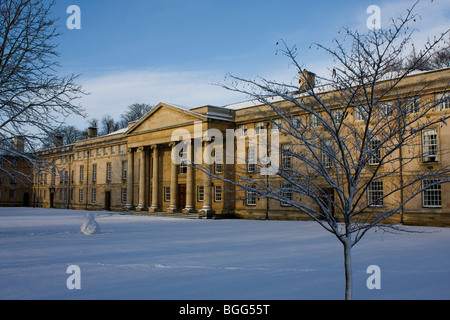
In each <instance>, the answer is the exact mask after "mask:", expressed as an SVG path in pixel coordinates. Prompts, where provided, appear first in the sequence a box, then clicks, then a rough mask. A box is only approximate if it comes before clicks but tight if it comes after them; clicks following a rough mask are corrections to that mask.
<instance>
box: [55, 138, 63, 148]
mask: <svg viewBox="0 0 450 320" xmlns="http://www.w3.org/2000/svg"><path fill="white" fill-rule="evenodd" d="M63 145H64V137H63V136H55V148H59V147H62V146H63Z"/></svg>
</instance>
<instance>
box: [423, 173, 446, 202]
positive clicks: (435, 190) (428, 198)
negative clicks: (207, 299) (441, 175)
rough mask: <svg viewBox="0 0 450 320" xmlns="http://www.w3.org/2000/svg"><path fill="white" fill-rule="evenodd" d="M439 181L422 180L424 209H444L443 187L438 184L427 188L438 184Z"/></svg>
mask: <svg viewBox="0 0 450 320" xmlns="http://www.w3.org/2000/svg"><path fill="white" fill-rule="evenodd" d="M436 182H437V180H433V179H427V180H422V190H423V191H422V207H424V208H442V185H441V184H436V185H434V186H431V187H427V186H428V185H430V184H433V183H436Z"/></svg>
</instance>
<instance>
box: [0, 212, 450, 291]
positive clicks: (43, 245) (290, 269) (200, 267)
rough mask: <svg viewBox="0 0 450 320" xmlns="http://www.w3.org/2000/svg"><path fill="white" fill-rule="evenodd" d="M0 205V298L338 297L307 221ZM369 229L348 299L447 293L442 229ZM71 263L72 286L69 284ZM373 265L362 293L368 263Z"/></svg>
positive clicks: (328, 239) (333, 252)
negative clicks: (76, 277)
mask: <svg viewBox="0 0 450 320" xmlns="http://www.w3.org/2000/svg"><path fill="white" fill-rule="evenodd" d="M86 213H87V212H86V211H71V210H56V209H32V208H27V209H24V208H0V299H166V300H171V299H182V300H184V299H189V300H211V299H225V300H241V299H253V300H254V299H257V300H259V299H268V300H269V299H270V300H272V299H273V300H278V299H295V300H297V299H342V298H343V296H344V272H343V256H342V248H341V244H340V243H339V242H338V241H337V240H336V239H335V238H334V236H333V235H331V234H328V233H327V232H326V231H324V230H323V229H321V228H320V226H318V225H317V224H315V223H314V222H299V221H296V222H294V221H250V220H192V219H179V218H161V217H150V216H130V215H120V214H110V213H107V212H96V213H95V216H96V221H97V223H98V224H99V226H100V230H101V232H100V233H99V234H92V235H83V234H81V232H80V226H81V225H82V224H83V222H84V221H85V216H86ZM409 229H410V230H416V231H423V233H407V234H405V233H403V234H391V233H385V232H380V231H379V232H369V233H368V234H367V235H366V236H365V238H364V239H363V240H362V241H361V242H360V243H359V244H357V246H356V247H355V248H354V249H353V271H354V274H353V276H354V280H353V281H354V296H353V298H354V299H449V298H450V241H449V240H450V229H445V228H424V227H411V228H409ZM70 265H77V266H79V268H80V272H81V278H80V280H81V289H80V290H76V289H75V290H69V289H68V288H67V286H66V281H67V279H68V277H70V276H71V274H67V273H66V271H67V268H68V266H70ZM370 265H378V266H379V267H380V268H381V289H380V290H376V289H375V290H369V289H368V288H367V286H366V280H367V278H368V277H369V276H370V275H369V274H367V273H366V270H367V267H368V266H370Z"/></svg>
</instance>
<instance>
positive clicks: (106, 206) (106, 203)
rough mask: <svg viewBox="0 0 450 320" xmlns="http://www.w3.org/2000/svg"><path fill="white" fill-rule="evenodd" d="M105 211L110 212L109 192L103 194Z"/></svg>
mask: <svg viewBox="0 0 450 320" xmlns="http://www.w3.org/2000/svg"><path fill="white" fill-rule="evenodd" d="M105 210H107V211H111V191H106V192H105Z"/></svg>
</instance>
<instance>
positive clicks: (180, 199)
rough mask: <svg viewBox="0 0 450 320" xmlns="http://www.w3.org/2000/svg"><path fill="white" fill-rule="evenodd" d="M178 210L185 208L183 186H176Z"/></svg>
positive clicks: (184, 187) (184, 189)
mask: <svg viewBox="0 0 450 320" xmlns="http://www.w3.org/2000/svg"><path fill="white" fill-rule="evenodd" d="M178 208H179V209H184V208H186V185H185V184H179V185H178Z"/></svg>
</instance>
